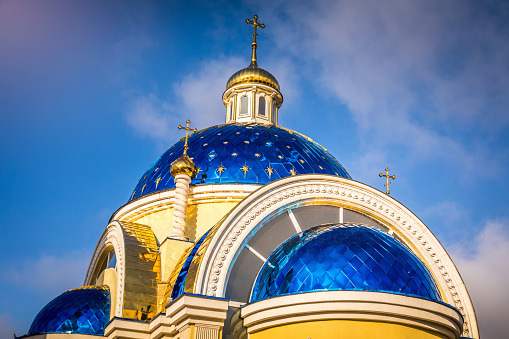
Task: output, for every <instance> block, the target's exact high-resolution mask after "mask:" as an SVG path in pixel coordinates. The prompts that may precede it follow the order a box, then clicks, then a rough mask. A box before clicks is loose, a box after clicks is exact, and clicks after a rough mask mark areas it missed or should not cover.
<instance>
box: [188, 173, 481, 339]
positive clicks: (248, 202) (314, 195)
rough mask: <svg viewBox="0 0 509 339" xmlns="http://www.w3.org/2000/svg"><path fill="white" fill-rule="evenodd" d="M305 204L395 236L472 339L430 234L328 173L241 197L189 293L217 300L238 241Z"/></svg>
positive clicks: (460, 294) (402, 212)
mask: <svg viewBox="0 0 509 339" xmlns="http://www.w3.org/2000/svg"><path fill="white" fill-rule="evenodd" d="M308 200H323V201H332V202H336V203H340V204H346V205H348V206H352V207H353V208H355V209H358V210H360V211H364V212H365V213H367V214H370V215H372V216H374V217H376V218H378V219H379V220H381V221H382V222H383V223H385V224H387V225H388V226H389V227H391V228H392V229H394V231H396V232H398V234H400V235H401V236H402V238H403V241H405V242H407V244H408V245H409V246H410V247H412V248H413V249H414V250H416V251H417V252H419V254H420V256H421V258H423V259H424V261H425V262H426V263H427V265H428V267H429V268H430V269H431V270H432V272H433V274H434V275H435V278H436V279H437V282H438V284H439V285H440V286H441V288H442V290H443V291H444V293H445V297H446V300H447V301H448V302H449V303H451V304H453V306H455V307H456V308H457V309H458V310H459V311H460V313H461V314H462V316H463V317H464V319H465V322H464V332H463V336H468V337H471V338H478V337H479V333H478V329H477V321H476V317H475V313H474V309H473V306H472V302H471V300H470V297H469V295H468V292H467V290H466V288H465V285H464V283H463V281H462V279H461V276H460V275H459V273H458V271H457V269H456V267H455V265H454V263H453V262H452V260H451V258H450V257H449V255H448V254H447V252H446V251H445V249H444V248H443V247H442V245H441V244H440V242H439V241H438V240H437V239H436V237H435V236H434V235H433V234H432V233H431V231H430V230H429V229H428V228H427V227H426V225H424V223H423V222H422V221H421V220H419V218H418V217H416V216H415V215H414V214H413V213H412V212H411V211H410V210H409V209H407V208H406V207H405V206H404V205H402V204H401V203H399V202H398V201H396V200H395V199H393V198H391V197H390V196H387V195H385V194H384V193H382V192H380V191H378V190H376V189H374V188H372V187H370V186H367V185H364V184H362V183H359V182H356V181H354V180H349V179H344V178H340V177H334V176H329V175H313V174H311V175H300V176H295V177H288V178H284V179H281V180H277V181H275V182H272V183H270V184H267V185H265V186H263V187H262V188H260V189H259V190H257V191H255V192H254V193H253V194H251V195H250V196H249V197H247V198H246V199H244V200H243V201H242V202H241V203H240V204H239V205H238V206H236V207H235V209H234V210H233V211H232V213H230V216H229V217H228V218H227V219H226V220H225V221H224V223H223V226H221V228H220V229H219V231H218V232H217V233H216V235H215V236H214V238H213V240H212V242H211V244H210V246H209V250H208V251H207V253H206V254H205V257H204V261H203V262H204V263H206V264H205V265H202V266H201V267H200V273H199V276H200V277H202V278H201V279H200V280H199V281H198V283H197V289H196V291H195V293H204V294H206V295H210V296H218V297H223V296H224V293H225V288H226V283H227V279H228V269H229V267H230V265H231V264H232V262H233V260H234V258H235V256H236V253H237V252H238V251H239V250H241V245H242V242H243V239H244V238H245V237H246V236H247V235H248V234H249V233H250V232H251V231H252V230H253V229H254V228H255V227H256V225H258V224H259V223H260V222H262V221H263V220H264V219H265V218H267V217H268V216H269V215H270V214H271V213H272V212H274V211H276V210H279V209H281V208H284V206H286V205H290V204H293V203H298V202H301V201H308Z"/></svg>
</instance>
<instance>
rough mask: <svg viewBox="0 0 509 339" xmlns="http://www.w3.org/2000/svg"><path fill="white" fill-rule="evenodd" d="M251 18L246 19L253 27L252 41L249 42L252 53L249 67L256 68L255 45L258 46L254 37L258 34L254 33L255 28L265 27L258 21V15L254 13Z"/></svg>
mask: <svg viewBox="0 0 509 339" xmlns="http://www.w3.org/2000/svg"><path fill="white" fill-rule="evenodd" d="M253 18H254V20H249V19H246V23H247V24H250V25H252V26H253V28H254V34H253V42H252V43H251V47H252V48H253V54H252V55H251V66H250V67H253V68H257V67H258V64H257V63H256V47H258V44H257V43H256V37H257V36H258V34H257V33H256V28H258V27H261V28H265V25H264V24H261V23H259V22H258V15H256V14H255V15H254V16H253Z"/></svg>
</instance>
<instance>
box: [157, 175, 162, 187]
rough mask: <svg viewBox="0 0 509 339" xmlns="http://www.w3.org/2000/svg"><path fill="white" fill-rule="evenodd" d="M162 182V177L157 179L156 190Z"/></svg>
mask: <svg viewBox="0 0 509 339" xmlns="http://www.w3.org/2000/svg"><path fill="white" fill-rule="evenodd" d="M160 182H161V177H159V178H157V180H156V188H157V186H159V183H160Z"/></svg>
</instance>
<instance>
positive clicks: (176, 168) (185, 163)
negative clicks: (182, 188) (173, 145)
mask: <svg viewBox="0 0 509 339" xmlns="http://www.w3.org/2000/svg"><path fill="white" fill-rule="evenodd" d="M170 173H171V175H172V176H173V177H174V178H175V177H176V176H177V175H179V174H186V175H188V176H189V177H191V179H193V178H194V177H195V176H196V174H197V173H198V167H196V165H195V163H194V162H193V160H191V158H189V157H188V156H187V154H186V153H184V154H182V156H181V157H180V158H178V159H177V160H175V161H174V162H172V163H171V166H170Z"/></svg>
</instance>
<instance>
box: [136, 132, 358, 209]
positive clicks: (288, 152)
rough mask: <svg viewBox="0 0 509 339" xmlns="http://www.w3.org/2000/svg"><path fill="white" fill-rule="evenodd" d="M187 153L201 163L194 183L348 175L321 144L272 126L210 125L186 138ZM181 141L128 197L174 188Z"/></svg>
mask: <svg viewBox="0 0 509 339" xmlns="http://www.w3.org/2000/svg"><path fill="white" fill-rule="evenodd" d="M188 143H189V150H188V155H189V157H190V158H192V159H193V161H194V163H195V164H196V166H198V168H199V173H198V175H197V176H196V178H194V179H193V180H192V181H191V185H196V184H223V183H243V184H267V183H269V182H271V181H274V180H277V179H280V178H284V177H288V176H290V175H292V174H310V173H320V174H330V175H337V176H340V177H344V178H350V176H349V175H348V173H347V172H346V170H345V169H344V168H343V166H341V164H340V163H339V162H338V161H337V160H336V159H335V158H334V157H333V156H332V155H331V154H330V153H329V152H327V150H325V149H324V148H323V147H322V146H320V145H319V144H317V143H315V142H313V141H312V140H311V139H309V138H307V137H305V136H303V135H302V134H300V133H297V132H294V131H291V130H288V129H285V128H282V127H278V126H273V125H262V124H255V123H253V124H238V123H234V124H227V125H221V126H213V127H210V128H207V129H204V130H201V131H199V132H196V133H194V134H192V135H191V136H190V137H189V141H188ZM183 150H184V141H183V140H180V141H179V142H177V143H176V144H175V145H173V146H172V147H170V148H169V149H168V150H167V151H166V152H165V153H164V154H163V155H161V156H160V157H159V158H158V159H157V160H156V161H155V162H154V163H153V164H152V165H151V166H150V168H149V169H148V170H147V171H146V172H145V173H144V174H143V176H142V178H141V179H140V181H139V182H138V185H136V188H135V189H134V192H133V194H132V195H131V197H130V199H129V201H131V200H133V199H136V198H139V197H141V196H143V195H147V194H150V193H153V192H157V191H162V190H167V189H170V188H174V187H175V182H174V180H173V177H172V176H171V174H170V164H171V163H172V162H173V161H174V160H176V159H177V158H178V157H180V156H181V155H182V152H183Z"/></svg>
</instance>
